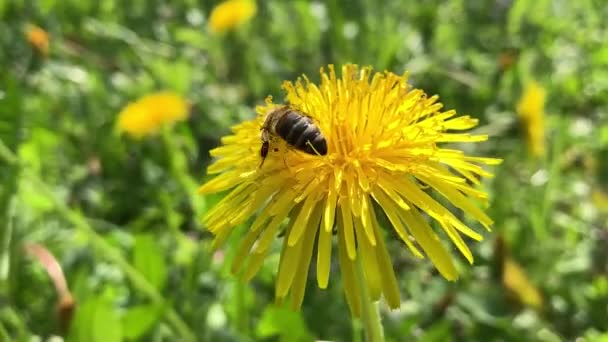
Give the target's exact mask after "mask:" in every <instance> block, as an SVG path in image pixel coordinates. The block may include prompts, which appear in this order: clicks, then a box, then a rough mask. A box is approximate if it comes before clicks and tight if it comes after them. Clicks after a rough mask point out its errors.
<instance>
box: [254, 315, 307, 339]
mask: <svg viewBox="0 0 608 342" xmlns="http://www.w3.org/2000/svg"><path fill="white" fill-rule="evenodd" d="M256 334H257V336H258V337H259V338H260V339H265V338H269V337H273V336H280V337H281V341H310V340H312V339H313V338H312V336H311V334H310V332H309V331H308V328H307V327H306V323H305V322H304V319H303V318H302V315H301V314H300V313H298V312H295V311H292V310H289V309H284V308H277V307H272V306H268V307H267V308H266V310H264V313H263V314H262V319H260V322H259V323H258V326H257V328H256Z"/></svg>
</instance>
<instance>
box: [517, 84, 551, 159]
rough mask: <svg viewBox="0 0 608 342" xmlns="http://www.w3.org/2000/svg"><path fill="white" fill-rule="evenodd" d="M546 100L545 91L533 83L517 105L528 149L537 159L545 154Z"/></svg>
mask: <svg viewBox="0 0 608 342" xmlns="http://www.w3.org/2000/svg"><path fill="white" fill-rule="evenodd" d="M545 98H546V91H545V89H544V88H543V87H542V86H540V85H539V84H538V83H537V82H535V81H532V82H529V83H528V84H527V85H526V88H525V90H524V93H523V94H522V96H521V99H520V100H519V103H518V104H517V112H518V113H519V117H520V119H521V122H522V125H523V127H524V129H525V132H526V139H527V140H528V148H529V150H530V153H532V155H533V156H535V157H540V156H542V155H543V154H544V153H545Z"/></svg>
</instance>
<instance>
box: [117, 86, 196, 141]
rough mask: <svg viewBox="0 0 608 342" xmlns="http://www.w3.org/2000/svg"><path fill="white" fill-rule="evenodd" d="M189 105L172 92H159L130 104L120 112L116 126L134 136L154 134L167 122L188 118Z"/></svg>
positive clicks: (140, 136)
mask: <svg viewBox="0 0 608 342" xmlns="http://www.w3.org/2000/svg"><path fill="white" fill-rule="evenodd" d="M188 116H189V106H188V103H187V102H186V100H185V99H184V98H182V97H181V96H179V95H177V94H175V93H172V92H158V93H154V94H150V95H147V96H144V97H142V98H140V99H139V100H137V101H135V102H133V103H130V104H128V105H127V106H126V107H125V108H123V109H122V111H121V112H120V113H119V114H118V121H117V123H116V128H117V129H118V131H119V132H125V133H127V134H129V135H131V136H132V137H134V138H142V137H144V136H147V135H152V134H155V133H156V132H158V130H159V129H160V128H161V127H162V126H163V125H167V124H171V123H174V122H177V121H183V120H186V119H187V118H188Z"/></svg>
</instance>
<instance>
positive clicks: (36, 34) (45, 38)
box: [25, 25, 49, 56]
mask: <svg viewBox="0 0 608 342" xmlns="http://www.w3.org/2000/svg"><path fill="white" fill-rule="evenodd" d="M25 36H26V37H27V40H28V42H30V44H32V46H33V47H35V48H36V50H38V52H40V53H41V54H42V55H45V56H46V55H47V54H48V52H49V34H48V33H47V32H46V31H45V30H43V29H42V28H40V27H38V26H35V25H28V27H27V28H26V30H25Z"/></svg>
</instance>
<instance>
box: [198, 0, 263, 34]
mask: <svg viewBox="0 0 608 342" xmlns="http://www.w3.org/2000/svg"><path fill="white" fill-rule="evenodd" d="M256 12H257V7H256V4H255V1H253V0H227V1H224V2H222V3H220V4H219V5H217V6H215V7H214V8H213V10H212V11H211V15H210V16H209V30H210V31H211V32H215V33H220V32H225V31H228V30H231V29H233V28H235V27H237V26H239V25H241V24H243V23H245V22H246V21H248V20H249V19H251V18H252V17H253V16H254V15H255V13H256Z"/></svg>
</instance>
